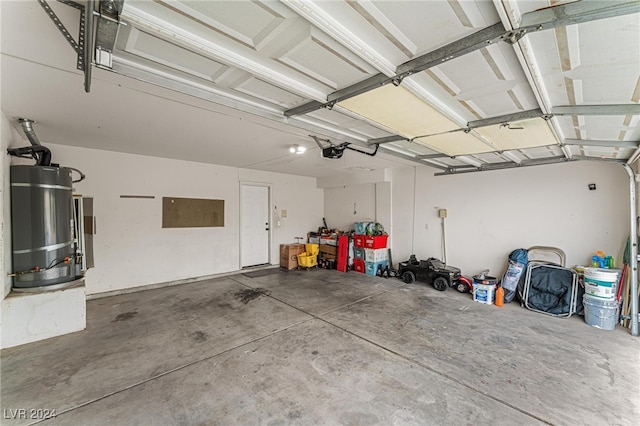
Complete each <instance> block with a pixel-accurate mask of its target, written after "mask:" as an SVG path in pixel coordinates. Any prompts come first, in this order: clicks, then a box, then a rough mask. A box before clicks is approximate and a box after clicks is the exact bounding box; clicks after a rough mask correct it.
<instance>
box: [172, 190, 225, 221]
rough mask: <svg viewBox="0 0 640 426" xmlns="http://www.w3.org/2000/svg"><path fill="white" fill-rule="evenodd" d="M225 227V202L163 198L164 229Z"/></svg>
mask: <svg viewBox="0 0 640 426" xmlns="http://www.w3.org/2000/svg"><path fill="white" fill-rule="evenodd" d="M218 226H224V200H206V199H201V198H176V197H162V227H163V228H210V227H218Z"/></svg>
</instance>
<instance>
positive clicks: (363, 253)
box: [353, 234, 389, 276]
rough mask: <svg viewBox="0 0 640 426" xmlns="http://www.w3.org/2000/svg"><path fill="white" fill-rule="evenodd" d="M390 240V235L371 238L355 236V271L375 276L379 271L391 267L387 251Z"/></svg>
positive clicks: (368, 236)
mask: <svg viewBox="0 0 640 426" xmlns="http://www.w3.org/2000/svg"><path fill="white" fill-rule="evenodd" d="M388 238H389V236H388V235H375V236H370V235H359V234H355V235H354V236H353V243H354V244H353V245H354V260H353V270H354V271H356V272H361V273H365V274H367V275H373V276H375V275H377V273H378V270H384V269H385V268H386V267H387V266H389V264H388V262H389V261H388V250H387V240H388Z"/></svg>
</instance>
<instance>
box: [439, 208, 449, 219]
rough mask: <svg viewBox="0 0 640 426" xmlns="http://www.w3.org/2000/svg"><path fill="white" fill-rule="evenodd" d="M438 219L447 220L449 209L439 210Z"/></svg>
mask: <svg viewBox="0 0 640 426" xmlns="http://www.w3.org/2000/svg"><path fill="white" fill-rule="evenodd" d="M438 217H439V218H442V219H446V218H447V209H439V210H438Z"/></svg>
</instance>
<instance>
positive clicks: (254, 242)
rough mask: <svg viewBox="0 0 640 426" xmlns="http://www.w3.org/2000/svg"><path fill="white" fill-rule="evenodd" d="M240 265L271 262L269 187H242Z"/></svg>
mask: <svg viewBox="0 0 640 426" xmlns="http://www.w3.org/2000/svg"><path fill="white" fill-rule="evenodd" d="M240 247H241V249H240V250H241V255H240V266H241V267H243V268H244V267H246V266H254V265H262V264H265V263H269V187H268V186H255V185H242V186H241V187H240Z"/></svg>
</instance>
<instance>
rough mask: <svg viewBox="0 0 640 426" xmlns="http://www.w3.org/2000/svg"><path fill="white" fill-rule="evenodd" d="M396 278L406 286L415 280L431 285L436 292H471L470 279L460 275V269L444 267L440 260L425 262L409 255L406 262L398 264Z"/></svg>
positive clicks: (432, 259)
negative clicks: (451, 288) (447, 290)
mask: <svg viewBox="0 0 640 426" xmlns="http://www.w3.org/2000/svg"><path fill="white" fill-rule="evenodd" d="M397 276H398V277H400V278H401V279H402V281H404V282H405V283H407V284H412V283H414V282H415V281H416V280H418V281H425V282H428V283H432V284H433V286H434V287H435V289H436V290H439V291H445V290H446V289H447V287H455V289H456V290H458V291H459V292H460V293H467V292H470V291H471V288H472V284H471V279H469V278H467V277H465V276H463V275H461V274H460V268H455V267H453V266H448V265H445V264H444V263H443V262H442V261H441V260H439V259H436V258H435V257H430V258H429V259H427V260H420V261H418V259H416V256H415V255H413V254H412V255H411V257H410V258H409V260H407V261H406V262H400V264H399V267H398V272H397Z"/></svg>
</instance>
